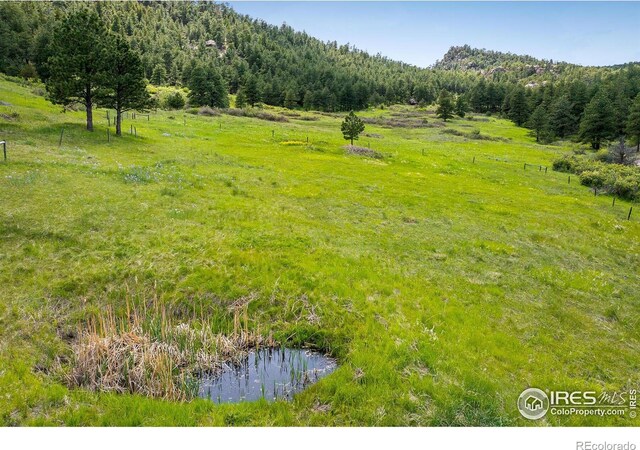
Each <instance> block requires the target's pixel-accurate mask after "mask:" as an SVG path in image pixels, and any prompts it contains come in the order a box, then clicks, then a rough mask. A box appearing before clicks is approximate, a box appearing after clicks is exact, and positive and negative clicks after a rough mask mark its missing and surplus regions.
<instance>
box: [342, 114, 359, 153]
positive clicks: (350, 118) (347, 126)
mask: <svg viewBox="0 0 640 450" xmlns="http://www.w3.org/2000/svg"><path fill="white" fill-rule="evenodd" d="M340 129H341V130H342V135H343V136H344V138H345V139H346V140H351V145H353V141H354V140H358V137H359V136H360V133H362V132H363V131H364V123H363V122H362V120H360V118H359V117H358V116H356V115H355V114H354V113H353V111H351V112H350V113H349V114H348V115H347V117H345V118H344V121H343V122H342V126H341V127H340Z"/></svg>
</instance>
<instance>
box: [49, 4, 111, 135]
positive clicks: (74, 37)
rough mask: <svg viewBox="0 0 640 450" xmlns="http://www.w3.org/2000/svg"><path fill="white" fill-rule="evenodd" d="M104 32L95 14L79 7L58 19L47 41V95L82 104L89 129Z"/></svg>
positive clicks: (101, 70) (60, 101)
mask: <svg viewBox="0 0 640 450" xmlns="http://www.w3.org/2000/svg"><path fill="white" fill-rule="evenodd" d="M106 36H107V30H106V28H105V27H104V25H103V24H102V22H101V21H100V18H99V17H98V14H96V12H95V11H94V10H91V9H89V8H86V7H82V8H80V9H78V10H75V11H72V12H70V13H69V14H68V15H67V16H66V17H65V18H64V19H63V20H62V22H61V23H60V25H59V26H58V27H57V28H56V30H55V31H54V37H53V42H52V43H51V57H50V58H49V60H48V68H49V70H50V77H49V79H48V80H47V84H46V87H47V91H48V92H49V97H50V99H51V101H52V102H53V103H55V104H59V105H64V106H68V105H70V104H72V103H81V104H82V105H84V107H85V109H86V114H87V130H89V131H93V107H94V103H95V100H96V98H97V97H99V91H100V89H101V88H102V86H100V80H104V71H105V64H104V48H105V43H106Z"/></svg>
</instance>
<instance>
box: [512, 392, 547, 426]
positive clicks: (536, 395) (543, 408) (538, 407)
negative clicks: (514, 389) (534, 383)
mask: <svg viewBox="0 0 640 450" xmlns="http://www.w3.org/2000/svg"><path fill="white" fill-rule="evenodd" d="M548 410H549V397H547V394H546V393H545V392H544V391H542V390H540V389H538V388H529V389H525V390H524V391H522V394H520V397H518V411H520V414H522V416H523V417H525V418H527V419H531V420H536V419H541V418H542V417H544V415H545V414H546V413H547V411H548Z"/></svg>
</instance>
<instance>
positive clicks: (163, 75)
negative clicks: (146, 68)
mask: <svg viewBox="0 0 640 450" xmlns="http://www.w3.org/2000/svg"><path fill="white" fill-rule="evenodd" d="M150 81H151V84H155V85H156V86H160V85H163V84H164V83H165V81H167V69H165V68H164V64H156V65H155V67H154V68H153V72H151V80H150Z"/></svg>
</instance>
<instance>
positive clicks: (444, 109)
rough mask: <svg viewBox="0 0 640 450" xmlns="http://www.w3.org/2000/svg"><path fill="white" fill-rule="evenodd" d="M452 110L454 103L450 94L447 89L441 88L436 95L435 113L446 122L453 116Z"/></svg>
mask: <svg viewBox="0 0 640 450" xmlns="http://www.w3.org/2000/svg"><path fill="white" fill-rule="evenodd" d="M454 110H455V105H454V103H453V99H452V98H451V94H450V93H449V91H447V90H445V89H443V90H442V91H440V95H438V100H437V107H436V115H437V116H438V117H440V118H441V119H442V120H444V121H445V122H446V121H447V120H448V119H451V118H453V113H454Z"/></svg>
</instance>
